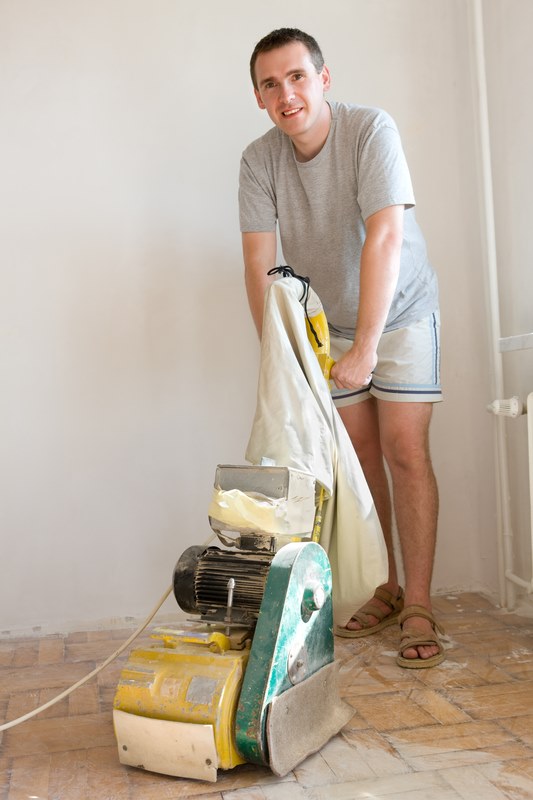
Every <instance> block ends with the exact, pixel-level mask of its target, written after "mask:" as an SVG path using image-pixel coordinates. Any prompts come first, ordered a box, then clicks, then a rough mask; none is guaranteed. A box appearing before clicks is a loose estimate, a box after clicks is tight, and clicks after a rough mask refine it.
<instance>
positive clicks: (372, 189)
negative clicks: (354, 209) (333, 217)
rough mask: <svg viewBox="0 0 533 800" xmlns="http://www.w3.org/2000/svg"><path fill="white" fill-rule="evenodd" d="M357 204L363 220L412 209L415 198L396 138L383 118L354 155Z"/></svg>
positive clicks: (392, 125)
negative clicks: (379, 213)
mask: <svg viewBox="0 0 533 800" xmlns="http://www.w3.org/2000/svg"><path fill="white" fill-rule="evenodd" d="M357 169H358V198H357V199H358V202H359V206H360V208H361V213H362V216H363V220H366V219H367V218H368V217H370V216H371V215H372V214H375V213H376V211H381V209H383V208H387V207H388V206H395V205H404V206H405V207H406V208H412V207H413V206H414V205H415V196H414V192H413V186H412V183H411V176H410V174H409V168H408V166H407V161H406V158H405V154H404V152H403V148H402V143H401V141H400V134H399V133H398V129H397V128H396V126H395V124H394V122H393V121H392V120H391V119H390V118H388V117H386V118H385V121H381V122H379V123H378V124H377V125H375V127H373V129H372V131H371V132H370V134H369V135H368V136H367V138H366V139H365V141H364V143H363V144H362V146H361V149H360V152H359V154H358V163H357Z"/></svg>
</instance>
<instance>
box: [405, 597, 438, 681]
mask: <svg viewBox="0 0 533 800" xmlns="http://www.w3.org/2000/svg"><path fill="white" fill-rule="evenodd" d="M407 620H411V622H410V624H409V625H404V623H405V622H406V621H407ZM398 621H399V623H400V627H401V629H402V638H401V642H400V653H399V655H398V658H397V659H396V662H397V663H398V664H399V666H400V667H405V668H406V669H426V668H428V667H435V666H436V665H437V664H440V663H442V662H443V661H444V658H445V655H444V647H443V645H442V642H441V641H440V639H439V637H438V635H437V631H438V632H439V633H440V634H442V635H444V630H443V629H442V628H441V626H440V625H439V624H438V622H437V621H436V620H435V618H434V617H433V615H432V614H431V612H430V611H428V610H427V609H426V608H424V607H423V606H417V605H413V606H407V607H406V608H404V610H403V611H402V613H401V614H400V615H399V620H398Z"/></svg>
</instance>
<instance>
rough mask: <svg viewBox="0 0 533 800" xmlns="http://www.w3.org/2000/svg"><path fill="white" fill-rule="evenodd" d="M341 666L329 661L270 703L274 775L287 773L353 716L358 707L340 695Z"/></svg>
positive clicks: (268, 733) (268, 727)
mask: <svg viewBox="0 0 533 800" xmlns="http://www.w3.org/2000/svg"><path fill="white" fill-rule="evenodd" d="M338 670H339V662H336V661H334V662H332V663H331V664H327V665H326V666H325V667H322V669H320V670H318V672H315V673H314V675H311V677H310V678H307V679H306V680H304V681H302V683H298V684H297V685H296V686H293V687H291V688H290V689H287V691H286V692H283V693H282V694H280V695H278V696H277V697H275V698H274V699H273V700H272V702H271V703H270V706H269V709H268V716H267V724H266V735H267V742H268V752H269V766H270V769H271V770H272V772H273V773H274V775H278V776H280V777H283V776H284V775H287V773H288V772H290V771H291V770H292V769H294V767H296V766H297V765H298V764H300V763H301V762H302V761H303V760H304V759H305V758H307V756H310V755H311V754H312V753H316V752H317V750H320V748H321V747H323V746H324V745H325V744H326V742H328V741H329V740H330V739H331V737H332V736H335V734H337V733H338V732H339V731H340V729H341V728H343V727H344V726H345V725H346V724H347V723H348V722H349V721H350V719H351V718H352V717H353V715H354V713H355V712H354V709H353V708H352V707H351V706H349V705H348V703H345V702H344V700H341V699H340V696H339V689H338Z"/></svg>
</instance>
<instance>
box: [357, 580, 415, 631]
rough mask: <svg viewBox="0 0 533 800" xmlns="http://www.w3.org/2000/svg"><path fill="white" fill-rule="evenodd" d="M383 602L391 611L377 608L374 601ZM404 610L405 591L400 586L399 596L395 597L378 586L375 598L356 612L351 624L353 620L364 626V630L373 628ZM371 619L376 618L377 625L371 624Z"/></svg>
mask: <svg viewBox="0 0 533 800" xmlns="http://www.w3.org/2000/svg"><path fill="white" fill-rule="evenodd" d="M374 599H376V600H381V601H382V602H383V603H385V605H387V606H388V607H389V608H390V611H383V610H382V609H381V608H378V606H375V605H374V604H373V602H372V600H374ZM402 608H403V589H402V587H401V586H400V587H399V588H398V596H397V597H395V596H394V595H393V594H392V593H391V592H389V591H388V590H387V589H383V588H382V587H381V586H378V588H377V589H376V591H375V592H374V597H372V598H371V599H370V600H369V601H368V603H365V604H364V606H363V607H362V608H360V609H359V611H356V612H355V614H352V616H351V619H350V622H352V620H353V621H354V622H358V623H359V625H362V627H363V628H373V627H375V625H377V624H379V623H380V622H383V620H384V619H386V618H387V617H390V615H391V614H395V613H399V612H400V611H401V610H402ZM370 617H375V618H376V619H377V623H373V622H372V623H371V622H370Z"/></svg>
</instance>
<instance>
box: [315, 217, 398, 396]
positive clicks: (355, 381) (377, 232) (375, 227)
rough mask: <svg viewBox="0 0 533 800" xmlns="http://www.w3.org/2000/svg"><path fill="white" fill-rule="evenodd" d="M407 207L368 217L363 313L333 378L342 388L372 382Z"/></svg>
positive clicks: (362, 276)
mask: <svg viewBox="0 0 533 800" xmlns="http://www.w3.org/2000/svg"><path fill="white" fill-rule="evenodd" d="M403 214H404V207H403V205H401V206H389V207H387V208H384V209H382V210H381V211H377V212H376V213H375V214H372V216H370V217H368V219H367V221H366V223H365V225H366V239H365V243H364V245H363V250H362V253H361V273H360V294H359V311H358V315H357V324H356V329H355V337H354V343H353V345H352V347H351V348H350V350H348V352H347V353H346V354H345V355H344V356H343V357H342V358H340V359H339V361H337V363H336V364H335V366H334V367H333V368H332V370H331V377H332V378H333V380H334V382H335V385H336V386H337V388H338V389H359V388H361V386H365V385H366V384H367V383H368V382H369V377H370V376H371V374H372V371H373V370H374V367H375V366H376V362H377V346H378V342H379V340H380V338H381V334H382V333H383V328H384V327H385V322H386V320H387V315H388V313H389V309H390V306H391V303H392V299H393V297H394V291H395V288H396V284H397V282H398V273H399V271H400V252H401V248H402V240H403Z"/></svg>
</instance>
